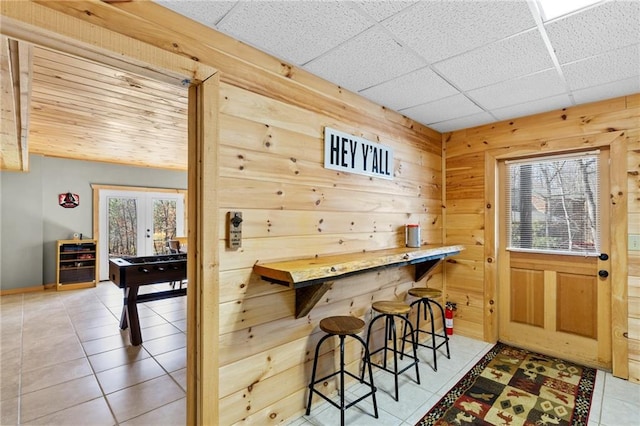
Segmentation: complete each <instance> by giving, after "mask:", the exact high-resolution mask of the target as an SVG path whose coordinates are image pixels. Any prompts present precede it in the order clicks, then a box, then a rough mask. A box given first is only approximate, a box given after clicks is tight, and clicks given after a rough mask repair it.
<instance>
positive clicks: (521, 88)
mask: <svg viewBox="0 0 640 426" xmlns="http://www.w3.org/2000/svg"><path fill="white" fill-rule="evenodd" d="M566 90H567V88H566V86H565V84H564V81H562V79H561V78H560V75H558V72H557V71H556V69H555V68H550V69H548V70H546V71H541V72H539V73H536V74H530V75H527V76H524V77H520V78H516V79H513V80H507V81H503V82H501V83H498V84H494V85H491V86H485V87H482V88H480V89H475V90H471V91H469V92H467V95H468V96H469V97H471V98H472V99H474V100H475V101H476V102H477V103H478V104H480V105H482V107H483V108H485V109H495V108H501V107H505V106H508V105H516V104H521V103H524V102H529V101H533V100H536V99H542V98H548V97H550V96H553V95H557V94H559V93H563V92H565V91H566Z"/></svg>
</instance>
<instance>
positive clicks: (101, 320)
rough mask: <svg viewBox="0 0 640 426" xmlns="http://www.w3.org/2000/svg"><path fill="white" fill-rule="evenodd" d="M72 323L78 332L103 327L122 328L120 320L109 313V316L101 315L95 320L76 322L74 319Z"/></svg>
mask: <svg viewBox="0 0 640 426" xmlns="http://www.w3.org/2000/svg"><path fill="white" fill-rule="evenodd" d="M71 321H72V322H73V326H74V327H75V329H76V330H86V329H88V328H94V327H103V326H114V327H119V326H120V320H119V319H118V318H116V317H114V316H113V315H111V313H109V315H100V316H97V317H95V318H86V319H83V320H75V319H73V318H72V319H71Z"/></svg>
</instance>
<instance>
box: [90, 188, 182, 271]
mask: <svg viewBox="0 0 640 426" xmlns="http://www.w3.org/2000/svg"><path fill="white" fill-rule="evenodd" d="M184 213H185V211H184V194H182V193H174V192H147V191H127V190H120V189H113V190H111V189H102V190H100V194H99V235H100V239H99V245H100V257H99V262H100V280H108V279H109V259H111V258H114V257H130V256H136V257H137V256H153V255H156V254H164V253H165V251H166V242H167V240H170V239H173V238H175V237H177V236H184V235H185V231H184Z"/></svg>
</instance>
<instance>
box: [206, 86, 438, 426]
mask: <svg viewBox="0 0 640 426" xmlns="http://www.w3.org/2000/svg"><path fill="white" fill-rule="evenodd" d="M220 99H221V103H220V112H221V115H220V211H219V215H218V217H219V218H224V217H225V215H226V212H227V211H230V210H239V211H242V213H243V220H244V222H243V229H242V230H243V240H242V248H241V249H239V250H237V251H235V250H230V249H226V248H225V240H224V238H221V240H220V270H221V279H220V378H221V379H220V397H221V401H220V412H221V419H220V423H221V424H233V423H235V422H239V421H243V420H244V421H247V422H249V423H254V424H266V423H277V422H278V421H280V420H282V419H285V418H288V417H291V416H294V415H298V414H301V412H302V410H303V408H304V405H305V395H306V394H307V388H306V386H307V383H308V380H309V377H310V366H311V363H310V360H311V358H312V356H313V350H314V348H315V344H316V342H317V341H318V339H319V338H320V337H321V336H322V335H323V334H324V333H322V332H321V331H320V330H319V329H318V327H317V326H318V322H319V321H320V320H321V319H322V318H323V317H326V316H329V315H354V316H357V317H361V318H363V319H365V320H368V319H369V318H370V315H369V311H370V306H371V302H372V301H373V300H380V299H393V300H395V299H400V300H403V299H405V297H406V292H407V290H408V289H409V288H411V287H412V286H414V285H416V284H415V283H414V282H413V278H412V276H411V274H412V272H413V269H412V268H411V267H408V268H407V267H405V268H391V269H385V270H382V271H379V272H373V273H365V274H362V275H356V276H353V277H350V278H347V279H340V280H336V281H334V282H333V285H332V288H331V289H330V290H329V291H328V292H327V293H326V294H325V296H324V297H323V299H322V300H321V301H320V302H319V303H318V304H317V305H316V306H315V307H314V308H313V309H312V310H311V312H310V313H309V315H308V316H307V317H306V318H301V319H297V320H296V319H295V318H294V293H293V291H292V290H289V289H288V288H286V287H282V286H279V285H273V284H269V283H267V282H265V281H262V280H261V279H260V277H258V276H256V275H255V274H254V273H253V272H252V266H253V264H254V263H256V262H258V261H259V262H269V261H276V260H284V259H295V258H303V257H313V256H322V255H325V254H334V253H338V254H339V253H350V252H359V251H363V250H375V249H382V248H390V247H398V246H402V245H404V224H405V223H420V224H421V226H422V230H423V233H422V238H423V240H424V241H428V242H429V243H436V244H437V243H441V242H442V220H441V208H442V207H441V206H442V203H441V164H442V159H441V156H440V155H439V153H436V152H433V151H432V150H431V149H432V148H434V147H438V145H439V142H438V141H437V140H431V141H429V140H428V139H429V138H427V137H425V140H424V146H425V147H427V146H429V145H430V146H431V148H430V150H426V149H421V148H420V147H419V145H416V144H412V143H408V141H407V140H406V137H405V136H404V135H403V134H402V133H397V132H395V131H392V130H390V129H385V126H384V123H382V126H376V127H375V128H374V127H372V126H371V124H369V123H365V122H359V123H357V122H356V123H344V122H340V121H338V120H336V119H334V118H331V117H329V116H327V115H324V114H321V113H316V112H313V111H310V110H308V109H304V108H300V107H298V106H294V105H291V104H289V103H286V102H282V101H279V100H275V99H271V98H269V97H267V96H263V95H259V94H256V93H252V92H251V91H249V90H246V89H242V88H239V87H236V86H234V85H231V84H223V85H221V93H220ZM324 126H330V127H333V128H337V129H340V130H342V131H345V132H349V133H353V134H358V135H362V136H364V137H366V138H367V139H369V140H375V141H378V140H379V141H380V142H382V143H383V144H385V145H388V146H391V147H392V148H393V150H394V156H395V161H394V171H395V178H394V180H392V181H388V180H382V179H375V178H370V177H366V176H358V175H353V174H344V173H340V172H336V171H332V170H328V169H324V168H323V128H324ZM219 224H220V227H221V228H220V235H221V236H223V237H224V235H225V232H224V220H221V221H220V222H219ZM426 280H428V281H429V285H430V286H435V287H442V277H441V272H440V271H438V272H436V273H435V274H433V275H431V276H430V277H428V278H427V279H426ZM419 285H424V280H423V282H422V283H419ZM348 340H349V339H348ZM332 343H333V344H335V343H336V342H332ZM352 343H353V342H350V343H349V362H350V363H351V364H353V365H352V368H356V367H357V365H358V362H357V359H359V357H360V348H359V347H358V346H357V345H353V344H352ZM332 350H333V345H332V344H326V345H325V346H324V348H323V350H322V353H323V354H324V355H323V358H324V362H323V363H322V364H321V365H324V366H325V367H327V366H331V367H333V356H334V354H333V352H332ZM354 372H355V370H354Z"/></svg>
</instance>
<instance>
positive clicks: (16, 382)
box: [0, 363, 20, 425]
mask: <svg viewBox="0 0 640 426" xmlns="http://www.w3.org/2000/svg"><path fill="white" fill-rule="evenodd" d="M17 365H18V367H11V366H5V364H4V363H3V364H2V372H1V376H0V399H1V400H5V399H11V398H15V397H17V396H18V395H20V376H19V374H16V373H15V372H16V371H20V369H19V364H17ZM0 424H2V425H4V423H0Z"/></svg>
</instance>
